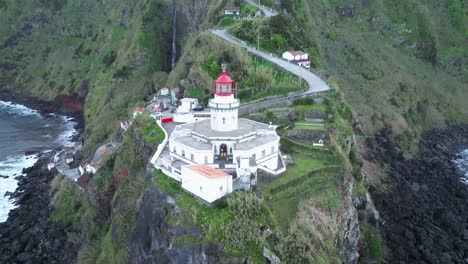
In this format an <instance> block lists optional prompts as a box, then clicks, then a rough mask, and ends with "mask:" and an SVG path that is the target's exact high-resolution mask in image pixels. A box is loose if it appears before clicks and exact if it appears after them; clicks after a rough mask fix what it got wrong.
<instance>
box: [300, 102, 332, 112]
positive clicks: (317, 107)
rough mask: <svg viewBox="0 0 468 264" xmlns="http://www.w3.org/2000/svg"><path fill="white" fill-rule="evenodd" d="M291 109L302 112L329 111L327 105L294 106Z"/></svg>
mask: <svg viewBox="0 0 468 264" xmlns="http://www.w3.org/2000/svg"><path fill="white" fill-rule="evenodd" d="M291 107H292V108H294V109H296V110H298V111H300V112H307V111H313V110H321V111H325V110H326V109H327V106H326V105H325V104H310V105H293V106H291Z"/></svg>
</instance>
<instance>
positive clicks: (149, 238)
mask: <svg viewBox="0 0 468 264" xmlns="http://www.w3.org/2000/svg"><path fill="white" fill-rule="evenodd" d="M151 177H152V174H151V172H150V171H147V173H146V176H145V178H146V183H147V185H148V188H147V189H146V191H145V193H144V194H143V197H142V198H141V204H140V207H139V209H138V214H137V220H136V226H135V230H134V231H132V233H131V234H130V237H129V243H128V244H129V245H130V250H131V256H130V260H129V262H130V263H144V264H150V263H174V264H176V263H220V262H226V258H225V255H224V253H223V251H222V248H221V247H220V245H219V244H213V243H211V244H208V245H204V244H203V243H202V242H201V241H194V242H193V243H191V244H190V245H189V246H184V247H181V246H179V245H176V244H174V242H173V241H172V238H173V237H175V236H180V235H184V234H187V233H188V232H190V235H191V236H193V237H196V238H198V239H199V240H201V239H202V237H203V234H202V233H201V232H200V231H197V230H198V229H195V231H193V230H192V231H188V230H186V229H185V228H184V227H182V226H176V227H174V226H170V225H169V223H167V215H168V213H169V210H168V208H171V210H170V211H171V212H172V213H177V209H175V207H174V205H171V201H173V198H171V197H169V196H167V195H165V194H164V193H161V192H160V190H159V189H158V188H157V187H156V186H155V185H154V183H153V182H152V180H151ZM231 263H242V262H231Z"/></svg>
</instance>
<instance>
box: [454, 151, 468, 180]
mask: <svg viewBox="0 0 468 264" xmlns="http://www.w3.org/2000/svg"><path fill="white" fill-rule="evenodd" d="M458 156H459V158H457V159H456V160H455V161H454V162H455V164H456V165H457V167H458V169H459V170H461V171H462V172H463V175H462V176H461V177H460V181H461V182H462V183H463V184H465V185H468V149H465V150H463V151H461V152H460V153H458Z"/></svg>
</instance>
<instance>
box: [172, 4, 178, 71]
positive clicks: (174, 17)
mask: <svg viewBox="0 0 468 264" xmlns="http://www.w3.org/2000/svg"><path fill="white" fill-rule="evenodd" d="M176 22H177V10H176V9H175V8H174V13H173V15H172V55H171V56H172V58H171V59H172V61H171V62H172V70H174V68H175V66H176V58H177V45H176V33H177V32H176V31H177V29H176Z"/></svg>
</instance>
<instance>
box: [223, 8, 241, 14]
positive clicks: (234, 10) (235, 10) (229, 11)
mask: <svg viewBox="0 0 468 264" xmlns="http://www.w3.org/2000/svg"><path fill="white" fill-rule="evenodd" d="M224 14H225V15H235V16H238V15H240V8H239V7H238V6H235V7H229V8H226V9H225V10H224Z"/></svg>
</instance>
